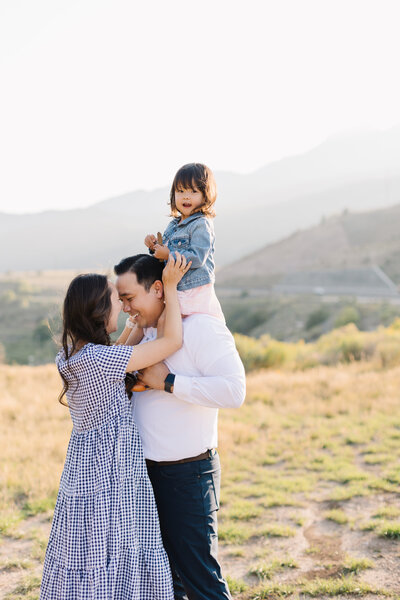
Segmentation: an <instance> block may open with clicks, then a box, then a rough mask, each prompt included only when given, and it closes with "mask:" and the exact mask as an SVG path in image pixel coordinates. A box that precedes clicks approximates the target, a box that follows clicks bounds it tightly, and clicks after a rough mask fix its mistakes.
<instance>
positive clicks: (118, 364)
mask: <svg viewBox="0 0 400 600" xmlns="http://www.w3.org/2000/svg"><path fill="white" fill-rule="evenodd" d="M189 267H190V264H189V265H187V264H186V260H185V258H184V257H181V256H180V255H178V254H177V257H176V260H175V259H174V258H171V259H170V260H169V261H168V263H167V266H166V267H165V269H164V272H163V283H164V292H165V301H166V308H165V326H164V334H163V336H162V337H160V338H158V339H156V340H155V341H153V342H149V343H147V344H143V345H141V346H134V347H132V346H129V345H114V346H112V345H110V338H109V334H110V333H112V332H114V331H116V329H117V320H118V314H119V312H120V310H121V306H120V301H119V298H118V293H117V290H116V288H115V286H114V285H113V284H112V283H110V282H108V281H107V279H106V277H104V276H102V275H94V274H92V275H80V276H78V277H76V278H75V279H74V280H73V281H72V282H71V284H70V286H69V289H68V291H67V295H66V298H65V301H64V310H63V325H64V331H63V349H62V350H61V351H60V352H59V354H58V355H57V359H56V362H57V366H58V369H59V372H60V374H61V377H62V379H63V381H64V390H63V392H62V394H61V396H60V400H61V399H62V397H63V395H64V394H66V396H67V399H68V406H69V409H70V413H71V417H72V421H73V430H72V434H71V439H70V442H69V446H68V451H67V457H66V461H65V466H64V470H63V473H62V476H61V482H60V489H59V493H58V497H57V503H56V507H55V512H54V518H53V524H52V528H51V533H50V538H49V543H48V546H47V551H46V557H45V562H44V569H43V579H42V586H41V593H40V600H50V599H51V600H75V599H76V600H78V599H79V600H108V599H113V600H117V599H118V600H123V599H126V600H128V599H129V600H172V599H173V590H172V583H171V575H170V570H169V564H168V559H167V556H166V553H165V551H164V548H163V546H162V541H161V534H160V530H159V523H158V515H157V510H156V506H155V501H154V497H153V491H152V487H151V484H150V481H149V479H148V476H147V470H146V464H145V461H144V457H143V452H142V446H141V442H140V438H139V435H138V432H137V429H136V425H135V423H134V422H133V419H132V411H131V406H130V402H129V399H128V397H127V395H126V392H125V384H124V379H125V373H126V372H127V371H135V370H139V369H142V368H144V367H147V366H149V365H151V364H154V363H156V362H159V361H161V360H163V359H165V358H166V357H167V356H169V355H170V354H172V353H173V352H175V351H176V350H178V348H179V347H180V346H181V344H182V322H181V317H180V309H179V304H178V298H177V291H176V286H177V283H178V282H179V281H180V279H181V278H182V276H183V275H184V274H185V273H186V272H187V270H188V268H189ZM128 343H129V340H128Z"/></svg>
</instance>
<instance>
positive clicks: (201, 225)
mask: <svg viewBox="0 0 400 600" xmlns="http://www.w3.org/2000/svg"><path fill="white" fill-rule="evenodd" d="M179 220H180V217H176V218H175V219H172V221H171V222H170V224H169V225H168V227H167V228H166V230H165V231H164V235H163V244H164V245H165V246H168V249H169V251H170V252H175V250H177V251H178V252H179V253H180V254H183V256H185V258H186V260H187V261H188V262H189V261H190V260H191V261H192V265H191V267H190V269H189V271H188V272H187V273H186V275H184V276H183V277H182V279H181V281H180V282H179V283H178V290H180V291H183V290H190V289H191V288H195V287H199V286H200V285H206V284H207V283H214V281H215V273H214V269H215V264H214V242H215V233H214V224H213V222H212V219H209V218H207V217H205V216H204V215H203V214H202V213H195V214H194V215H190V217H187V218H186V219H185V220H184V221H182V223H179Z"/></svg>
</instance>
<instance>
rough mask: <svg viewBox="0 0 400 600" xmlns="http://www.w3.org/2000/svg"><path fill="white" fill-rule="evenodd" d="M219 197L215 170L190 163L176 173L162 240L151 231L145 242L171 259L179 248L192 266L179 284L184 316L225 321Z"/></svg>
mask: <svg viewBox="0 0 400 600" xmlns="http://www.w3.org/2000/svg"><path fill="white" fill-rule="evenodd" d="M216 197H217V189H216V185H215V179H214V175H213V174H212V171H211V170H210V169H209V168H208V167H206V166H205V165H202V164H200V163H189V164H187V165H184V166H183V167H181V168H180V169H179V171H178V172H177V174H176V175H175V178H174V181H173V183H172V187H171V193H170V206H171V216H172V217H174V218H173V219H172V221H171V222H170V224H169V225H168V227H167V228H166V230H165V232H164V235H163V238H162V244H161V243H160V241H161V240H157V238H156V237H155V236H154V235H152V234H149V235H147V236H146V238H145V240H144V243H145V244H146V246H147V247H148V248H149V251H150V253H151V254H153V255H154V256H155V257H156V258H158V259H160V260H168V257H169V254H170V252H175V251H178V252H179V253H180V254H183V256H185V258H186V260H187V262H189V261H191V263H192V265H191V267H190V269H189V271H188V272H187V273H186V275H185V276H184V277H183V278H182V280H181V281H180V282H179V284H178V298H179V304H180V307H181V313H182V316H187V315H191V314H194V313H206V314H209V315H212V316H214V317H218V318H219V319H222V320H223V321H224V322H225V319H224V315H223V312H222V309H221V305H220V303H219V301H218V298H217V296H216V294H215V290H214V281H215V273H214V268H215V265H214V242H215V234H214V225H213V221H212V219H213V217H215V211H214V204H215V200H216Z"/></svg>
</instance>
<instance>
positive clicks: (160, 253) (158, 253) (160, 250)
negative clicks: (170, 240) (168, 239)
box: [153, 243, 169, 260]
mask: <svg viewBox="0 0 400 600" xmlns="http://www.w3.org/2000/svg"><path fill="white" fill-rule="evenodd" d="M153 250H154V254H153V256H155V257H156V258H159V259H161V260H168V257H169V250H168V248H167V246H160V244H157V243H156V244H154V246H153Z"/></svg>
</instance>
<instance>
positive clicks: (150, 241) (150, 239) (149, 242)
mask: <svg viewBox="0 0 400 600" xmlns="http://www.w3.org/2000/svg"><path fill="white" fill-rule="evenodd" d="M144 243H145V244H146V246H147V247H148V248H150V250H154V244H156V243H157V238H156V236H155V235H153V234H152V233H149V235H146V237H145V238H144Z"/></svg>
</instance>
